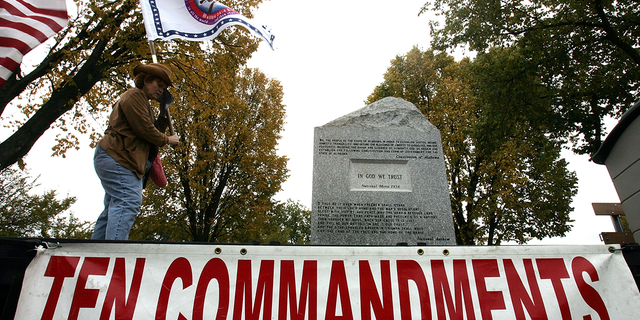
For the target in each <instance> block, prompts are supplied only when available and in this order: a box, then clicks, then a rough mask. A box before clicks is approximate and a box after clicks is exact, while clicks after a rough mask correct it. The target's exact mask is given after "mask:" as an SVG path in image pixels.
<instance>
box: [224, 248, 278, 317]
mask: <svg viewBox="0 0 640 320" xmlns="http://www.w3.org/2000/svg"><path fill="white" fill-rule="evenodd" d="M273 270H274V262H273V260H262V262H261V263H260V274H259V275H258V287H257V289H256V299H255V301H254V303H253V306H252V305H251V304H252V303H251V297H252V296H253V294H252V290H251V260H239V261H238V278H237V281H236V297H235V304H234V308H233V319H234V320H240V319H242V304H243V302H244V301H246V303H245V308H244V309H245V319H246V320H258V319H259V318H260V309H261V308H262V301H263V295H264V310H263V319H271V305H272V300H273V277H274V274H273ZM243 293H244V296H243V295H242V294H243ZM243 298H244V299H243Z"/></svg>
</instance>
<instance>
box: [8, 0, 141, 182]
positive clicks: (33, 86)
mask: <svg viewBox="0 0 640 320" xmlns="http://www.w3.org/2000/svg"><path fill="white" fill-rule="evenodd" d="M76 2H77V4H78V5H79V8H80V12H79V14H78V16H77V18H75V19H74V20H72V21H70V23H69V26H68V27H67V28H65V29H64V30H63V31H62V32H60V33H59V34H58V36H56V37H55V42H54V43H53V44H52V45H51V47H50V49H49V52H48V53H47V55H46V57H45V58H44V60H43V61H42V62H41V63H40V64H39V65H38V66H36V67H35V68H34V69H33V70H31V71H30V72H28V73H26V74H23V73H22V72H21V69H18V70H17V71H16V72H15V73H14V74H13V75H12V76H11V77H10V78H9V79H8V80H7V82H6V83H5V85H4V86H2V88H0V115H2V113H3V112H4V111H5V109H6V107H7V106H8V104H9V103H10V102H12V101H16V103H17V104H18V107H19V109H20V110H21V111H22V113H23V114H24V115H25V117H26V118H27V119H26V120H23V119H17V120H15V121H14V122H13V123H11V125H13V126H14V127H16V128H17V130H16V131H15V132H14V133H13V134H12V135H11V136H10V137H9V138H7V139H6V140H5V141H3V142H2V143H0V170H2V169H4V168H7V167H8V166H10V165H12V164H14V163H15V162H17V161H18V160H20V159H21V158H22V157H23V156H24V155H26V154H27V153H28V152H29V150H30V149H31V147H32V146H33V144H34V143H35V142H36V141H37V140H38V138H39V137H40V136H41V135H42V134H43V133H44V132H45V131H46V130H47V129H49V127H50V126H52V125H54V126H58V127H60V128H63V129H67V130H68V129H70V128H69V127H72V128H75V129H77V130H79V131H80V132H81V133H88V132H89V131H91V130H92V129H91V128H90V127H88V125H87V119H90V117H87V115H88V114H93V113H95V112H97V111H98V110H104V109H105V108H109V107H110V106H111V104H110V103H104V102H105V101H109V100H113V99H114V98H115V97H117V95H118V92H120V91H122V90H123V89H124V88H125V86H124V79H127V78H129V77H128V76H127V77H125V76H124V75H126V74H128V71H129V70H130V65H131V64H132V63H134V62H137V61H139V60H140V58H141V57H142V55H141V54H142V53H146V51H145V50H148V49H145V47H146V43H145V42H144V28H143V27H142V17H141V15H140V14H139V12H138V11H137V7H138V1H136V0H111V1H109V0H97V1H86V0H77V1H76ZM97 83H101V85H100V86H97V87H95V85H96V84H97ZM94 87H95V88H94ZM83 97H84V99H83ZM81 100H82V101H81ZM71 110H74V112H73V113H70V114H69V113H68V112H69V111H71ZM56 121H59V122H57V123H56ZM67 122H69V124H67ZM58 142H59V144H58V145H57V146H56V147H54V153H57V154H63V153H64V151H65V150H66V149H68V148H70V147H77V140H76V139H75V138H74V137H73V136H72V135H70V134H67V135H65V136H59V137H58Z"/></svg>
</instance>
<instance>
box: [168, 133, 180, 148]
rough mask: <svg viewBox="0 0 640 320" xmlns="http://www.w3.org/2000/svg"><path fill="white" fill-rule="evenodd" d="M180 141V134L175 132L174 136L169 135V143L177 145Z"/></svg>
mask: <svg viewBox="0 0 640 320" xmlns="http://www.w3.org/2000/svg"><path fill="white" fill-rule="evenodd" d="M179 143H180V139H178V135H177V134H174V135H172V136H169V145H171V146H174V147H175V146H177V145H178V144H179Z"/></svg>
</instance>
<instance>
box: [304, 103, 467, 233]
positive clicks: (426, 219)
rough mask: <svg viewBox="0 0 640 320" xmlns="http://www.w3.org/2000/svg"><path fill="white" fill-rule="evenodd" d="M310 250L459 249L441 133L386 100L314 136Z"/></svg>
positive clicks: (408, 106)
mask: <svg viewBox="0 0 640 320" xmlns="http://www.w3.org/2000/svg"><path fill="white" fill-rule="evenodd" d="M311 226H312V227H311V243H312V244H315V245H397V244H399V243H406V244H408V245H418V244H420V245H455V243H456V242H455V232H454V227H453V218H452V214H451V202H450V198H449V187H448V183H447V179H446V172H445V164H444V157H443V154H442V142H441V137H440V132H439V131H438V129H437V128H436V127H435V126H434V125H433V124H431V123H430V122H429V121H428V120H427V119H426V118H425V117H424V116H423V115H422V114H421V113H420V111H419V110H418V109H417V108H416V107H415V106H414V105H413V104H412V103H410V102H407V101H405V100H403V99H400V98H392V97H388V98H384V99H381V100H379V101H377V102H374V103H372V104H370V105H367V106H365V107H364V108H362V109H359V110H357V111H354V112H352V113H350V114H347V115H345V116H343V117H341V118H338V119H336V120H334V121H331V122H329V123H327V124H325V125H323V126H320V127H316V128H315V132H314V158H313V203H312V220H311Z"/></svg>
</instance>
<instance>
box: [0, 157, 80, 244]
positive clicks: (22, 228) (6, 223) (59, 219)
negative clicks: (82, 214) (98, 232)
mask: <svg viewBox="0 0 640 320" xmlns="http://www.w3.org/2000/svg"><path fill="white" fill-rule="evenodd" d="M29 180H30V177H29V176H28V175H26V174H25V173H24V172H21V171H18V170H15V169H11V168H8V169H5V170H3V171H2V172H0V236H3V237H42V238H67V239H68V238H80V239H87V238H89V237H90V236H91V232H92V231H93V226H92V224H91V223H89V222H86V221H80V220H78V219H77V218H76V217H74V216H73V214H70V215H69V217H65V216H63V213H65V212H66V211H67V210H68V209H69V207H70V206H71V205H72V204H73V203H75V202H76V198H75V197H66V198H63V199H61V200H58V199H57V196H56V192H55V191H46V192H45V193H44V194H42V195H33V194H31V190H32V189H33V188H35V187H36V186H37V184H36V180H37V178H36V179H34V180H32V181H29Z"/></svg>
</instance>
